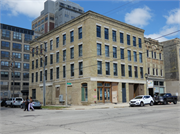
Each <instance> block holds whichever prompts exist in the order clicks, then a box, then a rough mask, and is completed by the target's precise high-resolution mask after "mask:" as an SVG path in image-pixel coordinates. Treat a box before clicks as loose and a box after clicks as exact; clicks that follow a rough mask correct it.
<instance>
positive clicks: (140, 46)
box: [139, 38, 142, 48]
mask: <svg viewBox="0 0 180 134" xmlns="http://www.w3.org/2000/svg"><path fill="white" fill-rule="evenodd" d="M139 48H142V44H141V38H139Z"/></svg>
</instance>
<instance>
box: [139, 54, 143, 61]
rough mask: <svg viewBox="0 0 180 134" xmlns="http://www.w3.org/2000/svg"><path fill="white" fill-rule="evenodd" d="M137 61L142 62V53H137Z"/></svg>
mask: <svg viewBox="0 0 180 134" xmlns="http://www.w3.org/2000/svg"><path fill="white" fill-rule="evenodd" d="M139 62H140V63H142V62H143V60H142V53H139Z"/></svg>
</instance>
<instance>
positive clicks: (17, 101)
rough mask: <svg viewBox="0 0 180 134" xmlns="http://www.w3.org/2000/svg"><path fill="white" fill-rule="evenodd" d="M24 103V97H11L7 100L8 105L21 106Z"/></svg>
mask: <svg viewBox="0 0 180 134" xmlns="http://www.w3.org/2000/svg"><path fill="white" fill-rule="evenodd" d="M22 103H23V98H22V97H15V98H10V99H8V100H7V101H6V105H5V106H6V107H7V106H10V107H14V106H21V104H22Z"/></svg>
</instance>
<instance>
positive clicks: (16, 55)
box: [12, 53, 21, 59]
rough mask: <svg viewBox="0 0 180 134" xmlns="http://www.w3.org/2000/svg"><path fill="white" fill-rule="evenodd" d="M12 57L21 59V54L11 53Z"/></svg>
mask: <svg viewBox="0 0 180 134" xmlns="http://www.w3.org/2000/svg"><path fill="white" fill-rule="evenodd" d="M12 55H13V57H15V58H17V59H21V54H20V53H12Z"/></svg>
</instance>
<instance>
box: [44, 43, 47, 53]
mask: <svg viewBox="0 0 180 134" xmlns="http://www.w3.org/2000/svg"><path fill="white" fill-rule="evenodd" d="M44 51H45V52H47V42H45V43H44Z"/></svg>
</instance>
